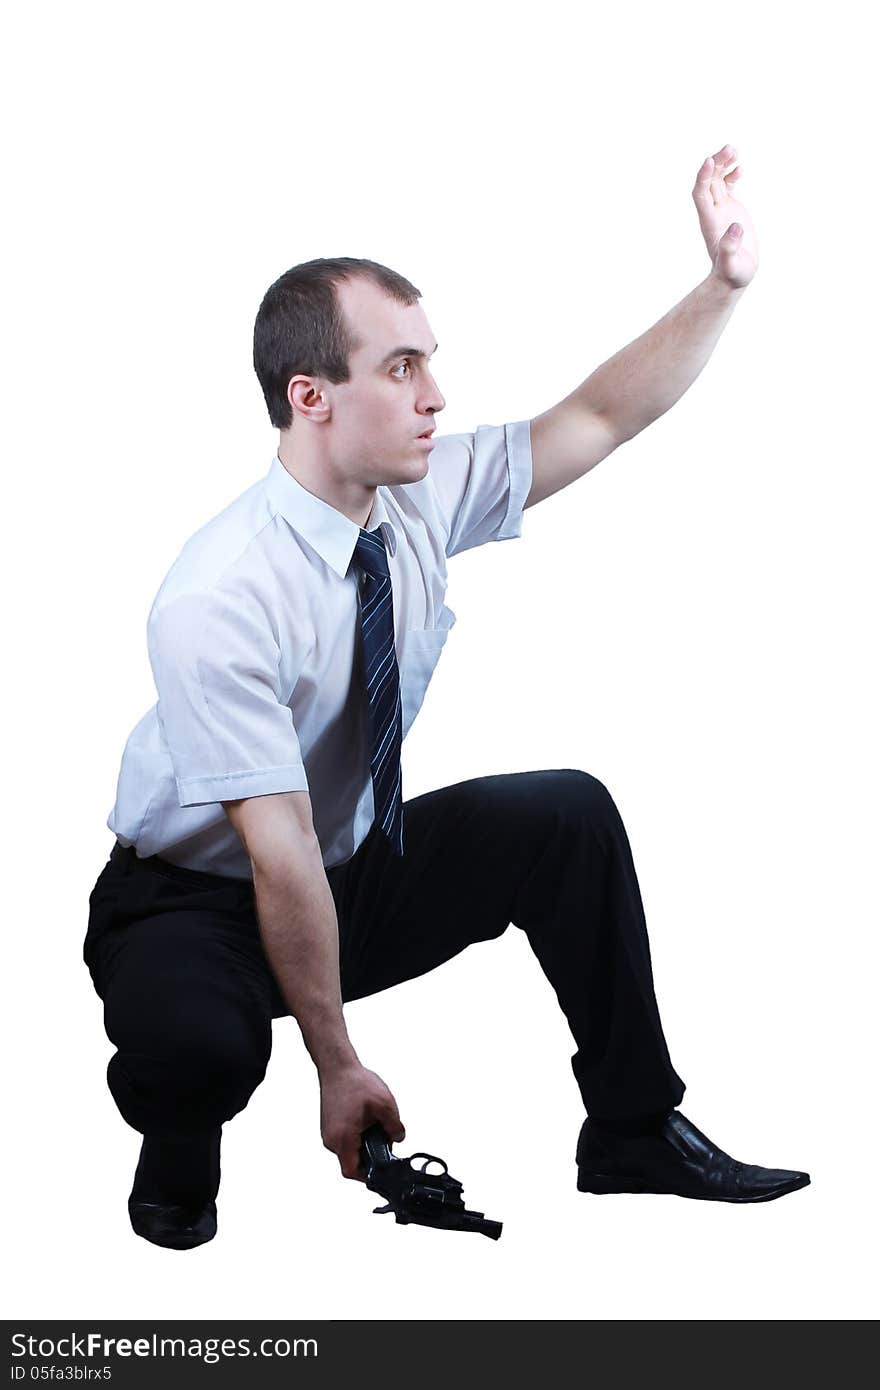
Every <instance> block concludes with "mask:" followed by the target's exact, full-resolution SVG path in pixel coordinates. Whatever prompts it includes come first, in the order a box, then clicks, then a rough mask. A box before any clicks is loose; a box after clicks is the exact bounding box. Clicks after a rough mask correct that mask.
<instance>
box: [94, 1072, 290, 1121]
mask: <svg viewBox="0 0 880 1390" xmlns="http://www.w3.org/2000/svg"><path fill="white" fill-rule="evenodd" d="M267 1064H268V1057H264V1058H258V1057H256V1056H247V1055H242V1054H237V1053H232V1054H231V1053H228V1052H226V1053H224V1052H222V1051H217V1052H202V1053H189V1054H182V1055H181V1054H177V1055H174V1056H165V1057H159V1056H148V1055H144V1054H138V1053H132V1052H122V1051H120V1052H117V1053H115V1055H114V1056H113V1057H111V1059H110V1062H109V1063H108V1066H107V1084H108V1086H109V1087H110V1092H111V1094H112V1096H113V1099H114V1101H115V1102H116V1105H117V1107H118V1109H119V1112H120V1114H121V1115H122V1117H123V1119H124V1120H125V1121H126V1123H127V1124H130V1125H131V1126H132V1128H133V1129H136V1130H139V1131H140V1133H141V1134H155V1135H160V1136H166V1137H168V1138H174V1137H178V1136H185V1135H188V1134H195V1133H199V1132H201V1131H204V1130H211V1129H216V1128H217V1127H218V1126H220V1125H222V1124H224V1123H225V1122H226V1121H227V1120H230V1119H231V1118H232V1116H233V1115H236V1114H238V1112H239V1111H240V1110H243V1109H244V1107H245V1106H246V1105H247V1103H248V1101H249V1100H250V1098H251V1096H252V1095H253V1093H254V1091H255V1090H256V1088H257V1086H259V1084H260V1082H261V1081H262V1080H263V1077H264V1076H265V1074H266V1066H267Z"/></svg>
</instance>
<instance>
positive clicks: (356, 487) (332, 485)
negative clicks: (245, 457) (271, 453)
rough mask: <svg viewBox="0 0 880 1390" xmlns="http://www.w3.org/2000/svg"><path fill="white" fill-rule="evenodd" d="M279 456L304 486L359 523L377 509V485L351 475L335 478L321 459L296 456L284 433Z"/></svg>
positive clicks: (365, 522) (359, 524)
mask: <svg viewBox="0 0 880 1390" xmlns="http://www.w3.org/2000/svg"><path fill="white" fill-rule="evenodd" d="M278 458H279V460H280V462H281V463H282V464H283V466H284V468H285V469H286V471H287V472H288V473H289V474H290V476H291V477H292V478H295V479H296V481H297V482H298V483H299V485H300V487H304V488H305V490H306V492H310V493H311V494H312V496H313V497H319V498H320V499H321V501H322V502H326V503H327V505H328V507H333V508H334V509H335V510H336V511H337V512H341V513H342V515H343V516H346V517H348V519H349V521H353V522H354V523H355V525H356V526H361V527H365V526H366V524H367V522H368V521H369V519H370V516H371V514H372V511H373V503H374V502H375V500H376V489H375V488H374V487H367V486H366V484H364V483H358V482H354V481H353V480H351V479H346V480H339V479H334V478H333V475H332V473H331V471H330V470H329V468H328V467H327V466H326V464H325V463H324V462H323V461H321V460H312V461H311V462H309V461H307V460H305V459H302V458H299V457H295V456H294V453H293V450H292V449H291V447H290V441H289V440H288V439H285V438H284V436H282V437H281V439H280V441H279V444H278Z"/></svg>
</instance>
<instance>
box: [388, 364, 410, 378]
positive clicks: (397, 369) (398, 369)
mask: <svg viewBox="0 0 880 1390" xmlns="http://www.w3.org/2000/svg"><path fill="white" fill-rule="evenodd" d="M401 367H407V368H408V367H409V362H408V361H404V362H399V363H398V364H397V366H396V367H395V368H394V372H399V371H400V369H401ZM394 372H392V376H393V375H394Z"/></svg>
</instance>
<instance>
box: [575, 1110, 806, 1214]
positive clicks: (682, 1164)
mask: <svg viewBox="0 0 880 1390" xmlns="http://www.w3.org/2000/svg"><path fill="white" fill-rule="evenodd" d="M577 1165H578V1182H577V1185H578V1190H579V1191H580V1192H598V1193H606V1192H668V1193H673V1194H675V1196H677V1197H700V1198H703V1199H704V1200H707V1201H710V1202H770V1201H772V1200H773V1198H774V1197H782V1196H783V1195H784V1194H785V1193H786V1192H794V1191H795V1190H796V1189H797V1188H799V1187H806V1186H807V1184H808V1183H809V1181H810V1175H809V1173H796V1172H794V1171H792V1170H789V1169H787V1168H759V1167H756V1166H755V1164H751V1163H740V1162H738V1160H737V1159H735V1158H731V1157H730V1154H726V1153H725V1152H724V1150H723V1149H719V1148H718V1146H717V1145H716V1144H713V1143H712V1140H711V1139H707V1138H706V1135H705V1134H703V1133H701V1131H700V1130H698V1129H697V1127H696V1125H692V1124H691V1122H690V1120H688V1119H686V1117H685V1116H684V1115H682V1114H680V1113H679V1111H677V1110H671V1111H670V1112H669V1114H668V1115H667V1116H666V1117H665V1119H664V1120H663V1121H662V1122H661V1123H660V1124H659V1125H658V1127H657V1129H656V1130H655V1131H654V1132H653V1133H650V1134H640V1135H637V1136H630V1135H626V1136H623V1135H620V1134H614V1133H612V1132H610V1131H609V1130H606V1129H602V1128H601V1127H600V1126H599V1125H598V1124H597V1123H596V1122H595V1121H592V1120H590V1119H589V1118H588V1119H586V1120H585V1121H584V1123H583V1126H582V1128H581V1132H580V1136H579V1138H578V1144H577Z"/></svg>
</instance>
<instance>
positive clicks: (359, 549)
mask: <svg viewBox="0 0 880 1390" xmlns="http://www.w3.org/2000/svg"><path fill="white" fill-rule="evenodd" d="M354 558H355V560H356V561H357V563H358V564H359V565H360V567H361V569H363V570H366V572H367V574H371V575H372V576H373V578H374V579H388V578H390V571H389V569H388V556H387V555H386V554H385V542H384V541H383V539H382V533H381V532H380V531H378V530H377V531H365V530H364V529H363V527H361V531H360V535H359V536H358V538H357V541H356V543H355V547H354Z"/></svg>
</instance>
